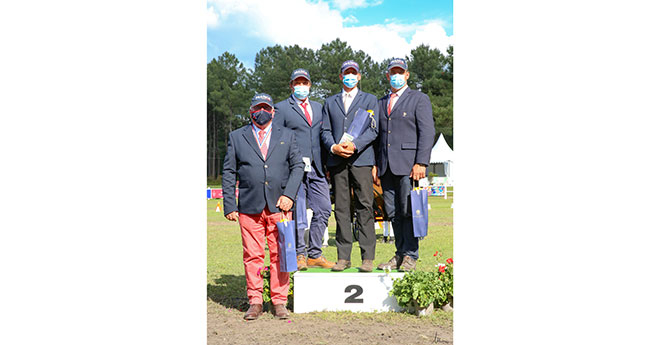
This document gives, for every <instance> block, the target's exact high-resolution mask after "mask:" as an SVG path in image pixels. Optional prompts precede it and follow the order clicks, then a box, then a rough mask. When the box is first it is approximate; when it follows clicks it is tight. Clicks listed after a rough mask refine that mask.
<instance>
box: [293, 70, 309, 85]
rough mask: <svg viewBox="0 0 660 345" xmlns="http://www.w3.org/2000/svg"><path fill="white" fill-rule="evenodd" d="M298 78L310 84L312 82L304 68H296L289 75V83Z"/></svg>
mask: <svg viewBox="0 0 660 345" xmlns="http://www.w3.org/2000/svg"><path fill="white" fill-rule="evenodd" d="M298 77H303V78H305V79H307V80H309V81H310V82H311V81H312V79H311V78H310V77H309V72H307V70H306V69H304V68H297V69H296V70H295V71H293V73H291V81H294V80H296V78H298Z"/></svg>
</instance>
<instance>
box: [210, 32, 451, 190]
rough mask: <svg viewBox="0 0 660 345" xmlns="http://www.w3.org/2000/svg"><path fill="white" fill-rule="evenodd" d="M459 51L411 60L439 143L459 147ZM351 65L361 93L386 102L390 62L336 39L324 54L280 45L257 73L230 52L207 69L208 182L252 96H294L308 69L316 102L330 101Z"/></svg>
mask: <svg viewBox="0 0 660 345" xmlns="http://www.w3.org/2000/svg"><path fill="white" fill-rule="evenodd" d="M453 56H454V49H453V47H452V46H450V47H449V48H448V49H447V51H446V52H445V53H444V54H443V53H442V52H441V51H440V50H438V49H431V48H430V47H429V46H427V45H420V46H418V47H417V48H415V49H413V50H412V51H411V53H410V56H406V57H405V59H406V60H407V61H408V67H409V70H410V80H409V82H408V85H410V87H411V88H414V89H419V90H421V91H422V92H424V93H426V94H428V96H429V98H430V100H431V105H432V109H433V118H434V121H435V130H436V139H437V137H438V136H440V133H443V134H444V136H445V138H446V139H447V142H448V144H449V146H450V147H453V111H454V105H453V90H454V89H453V78H454V74H453V73H454V58H453ZM346 60H355V61H356V62H357V63H358V64H359V65H360V72H361V74H362V79H361V81H360V83H359V84H358V87H359V88H360V89H361V90H362V91H365V92H369V93H372V94H374V95H376V97H378V98H380V97H382V96H384V95H386V94H387V92H388V90H389V88H390V87H389V82H388V80H387V78H386V76H385V72H386V70H387V64H388V62H389V60H390V59H385V60H383V61H381V62H377V61H374V60H373V59H372V58H371V57H370V56H369V55H368V54H367V53H365V52H364V51H362V50H357V51H356V50H354V49H353V48H351V46H349V45H348V43H346V42H344V41H342V40H340V39H338V38H337V39H335V40H334V41H332V42H329V43H326V44H323V45H322V46H321V48H319V49H318V50H312V49H309V48H302V47H300V46H298V45H293V46H281V45H275V46H271V47H266V48H263V49H261V50H260V51H259V52H258V53H257V54H256V56H255V59H254V62H255V64H254V70H251V69H247V68H245V67H244V66H243V64H242V63H240V62H239V61H238V59H237V58H236V56H235V55H233V54H231V53H229V52H225V53H223V54H222V56H219V57H218V58H217V59H213V60H212V61H211V62H209V63H208V65H207V113H208V117H207V123H208V128H207V129H208V130H207V133H208V161H209V169H208V173H207V176H209V177H216V176H217V175H218V174H220V173H221V167H222V161H223V160H224V155H225V152H226V142H227V135H228V133H229V132H230V131H232V130H234V129H236V128H238V127H240V126H242V125H244V124H246V123H248V122H249V117H248V114H247V112H248V107H249V104H250V99H251V98H252V96H253V95H254V94H256V93H258V92H265V93H268V94H269V95H271V97H273V100H274V101H275V102H279V101H281V100H283V99H285V98H287V97H289V96H290V95H291V89H290V88H289V79H290V76H291V72H293V70H294V69H296V68H305V69H307V70H308V71H309V73H310V76H311V78H312V87H311V90H310V92H311V93H310V98H311V99H312V100H315V101H318V102H321V103H323V101H324V99H325V98H327V97H329V96H331V95H333V94H336V93H339V92H341V90H342V83H341V77H340V70H339V69H340V66H341V64H342V62H344V61H346Z"/></svg>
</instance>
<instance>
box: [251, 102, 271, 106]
mask: <svg viewBox="0 0 660 345" xmlns="http://www.w3.org/2000/svg"><path fill="white" fill-rule="evenodd" d="M259 104H265V105H268V106H270V107H272V106H273V105H272V104H270V103H268V102H266V101H259V102H257V103H252V105H250V107H254V106H255V105H259Z"/></svg>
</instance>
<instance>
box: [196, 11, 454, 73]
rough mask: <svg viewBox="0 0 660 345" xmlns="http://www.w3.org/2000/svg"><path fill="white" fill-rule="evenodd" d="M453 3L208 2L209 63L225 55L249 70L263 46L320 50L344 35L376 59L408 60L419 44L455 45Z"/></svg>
mask: <svg viewBox="0 0 660 345" xmlns="http://www.w3.org/2000/svg"><path fill="white" fill-rule="evenodd" d="M453 33H454V30H453V1H452V0H435V1H433V0H412V1H392V0H314V1H309V0H287V1H273V0H271V1H267V0H209V1H208V3H207V61H210V60H211V59H213V58H214V57H217V56H219V55H221V54H222V53H223V52H225V51H229V52H231V53H233V54H235V55H236V56H237V57H238V59H239V60H241V61H242V62H243V63H244V64H245V65H246V66H248V67H253V66H254V56H255V54H256V53H257V52H258V51H259V50H260V49H262V48H264V47H267V46H271V45H275V44H280V45H285V46H286V45H294V44H298V45H299V46H302V47H307V48H311V49H318V48H320V47H321V45H322V44H324V43H328V42H330V41H332V40H334V39H335V38H337V37H339V38H340V39H342V40H343V41H346V42H348V44H349V45H350V46H351V47H352V48H353V49H356V50H358V49H361V50H363V51H365V52H366V53H368V54H369V55H370V56H371V57H372V58H373V59H374V60H376V61H381V60H383V59H387V58H390V57H393V56H399V57H403V56H404V55H407V54H409V53H410V50H411V49H413V48H415V47H417V46H418V45H419V44H427V45H430V46H431V47H435V48H439V49H441V50H442V51H444V50H445V49H446V47H447V46H448V45H449V44H453Z"/></svg>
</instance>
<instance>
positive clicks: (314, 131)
mask: <svg viewBox="0 0 660 345" xmlns="http://www.w3.org/2000/svg"><path fill="white" fill-rule="evenodd" d="M311 84H312V81H311V78H310V76H309V72H308V71H307V70H306V69H304V68H298V69H295V70H294V71H293V73H291V79H290V82H289V88H290V89H291V91H292V95H291V96H290V97H288V98H287V99H285V100H283V101H281V102H279V103H277V104H275V119H274V120H273V121H274V122H275V123H277V124H278V125H279V126H281V127H285V128H288V129H291V130H292V131H293V132H294V133H295V136H296V143H297V144H298V148H299V149H300V152H301V154H302V157H303V158H302V159H303V162H304V163H305V169H304V170H305V174H304V176H303V180H302V184H301V185H300V189H299V190H298V194H297V197H298V199H299V200H301V199H304V200H305V201H306V204H307V207H308V208H310V209H312V211H313V212H314V214H313V216H312V220H311V224H310V225H309V247H307V246H306V245H305V231H304V229H298V226H296V254H297V261H298V269H299V270H301V271H304V270H306V269H307V267H308V266H309V267H322V268H331V267H332V266H334V264H335V263H334V262H331V261H328V260H326V258H325V257H324V256H323V252H322V251H321V246H322V245H323V234H324V233H325V229H326V227H327V226H328V218H330V212H331V210H332V205H331V204H330V190H329V188H328V181H327V180H326V178H325V173H324V169H323V162H322V158H321V141H320V139H319V137H320V134H321V120H322V119H321V104H320V103H318V102H314V101H312V100H310V99H309V90H310V87H311ZM298 216H299V215H296V218H297V217H298ZM303 217H307V215H306V214H305V215H303ZM305 255H307V258H305Z"/></svg>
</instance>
